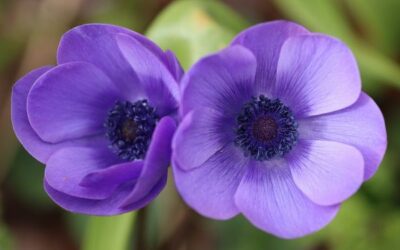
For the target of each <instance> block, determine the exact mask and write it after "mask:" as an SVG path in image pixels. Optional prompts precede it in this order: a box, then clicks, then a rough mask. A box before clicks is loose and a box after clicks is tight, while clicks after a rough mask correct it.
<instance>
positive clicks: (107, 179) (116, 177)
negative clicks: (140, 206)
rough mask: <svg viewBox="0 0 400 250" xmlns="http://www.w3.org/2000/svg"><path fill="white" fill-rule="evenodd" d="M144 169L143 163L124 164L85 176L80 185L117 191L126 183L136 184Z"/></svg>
mask: <svg viewBox="0 0 400 250" xmlns="http://www.w3.org/2000/svg"><path fill="white" fill-rule="evenodd" d="M142 169H143V161H133V162H123V163H120V164H116V165H113V166H110V167H107V168H102V169H100V170H95V171H93V172H90V173H89V174H87V175H85V177H83V178H82V180H81V182H80V183H79V185H81V186H82V187H88V188H102V187H107V188H108V189H110V190H115V189H116V188H117V187H118V186H119V185H120V184H122V183H124V182H131V183H135V182H136V180H137V179H138V178H139V176H140V173H141V172H142Z"/></svg>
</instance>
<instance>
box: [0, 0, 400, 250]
mask: <svg viewBox="0 0 400 250" xmlns="http://www.w3.org/2000/svg"><path fill="white" fill-rule="evenodd" d="M399 13H400V1H399V0H271V1H268V0H224V1H222V0H221V1H204V0H203V1H201V0H199V1H170V0H0V185H1V186H0V192H1V193H0V199H1V200H0V213H1V217H0V250H7V249H17V250H75V249H85V250H86V249H90V250H92V249H93V250H102V249H104V250H105V249H107V250H108V249H109V250H114V249H115V250H123V249H135V246H140V245H139V244H137V243H136V242H137V232H138V230H141V231H140V233H142V234H144V235H145V237H144V238H145V240H146V242H147V245H148V247H147V248H148V249H173V250H175V249H176V250H180V249H182V250H184V249H188V250H192V249H199V250H204V249H211V250H213V249H224V250H235V249H237V250H242V249H244V250H247V249H269V250H275V249H283V250H286V249H287V250H294V249H313V250H330V249H335V250H336V249H338V250H345V249H352V250H357V249H360V250H372V249H388V250H393V249H400V168H399V157H400V154H399V153H400V129H399V128H400V108H399V107H400V14H399ZM276 19H289V20H294V21H296V22H298V23H300V24H302V25H304V26H306V27H307V28H308V29H310V30H312V31H315V32H323V33H328V34H331V35H334V36H336V37H339V38H340V39H342V40H343V41H344V42H346V43H347V44H348V45H349V46H350V47H351V48H352V50H353V52H354V53H355V55H356V57H357V60H358V63H359V65H360V70H361V73H362V79H363V89H364V90H365V91H366V92H368V94H370V95H371V96H373V97H374V99H375V100H376V102H377V103H378V105H379V106H380V107H381V109H382V111H383V113H384V115H385V120H386V125H387V129H388V140H389V146H388V151H387V153H386V156H385V159H384V161H383V163H382V165H381V166H380V169H379V170H378V172H377V174H376V175H375V176H374V177H373V178H372V179H371V180H370V181H368V182H367V183H365V184H364V185H363V186H362V188H361V190H360V191H359V192H358V193H357V194H356V195H355V196H353V197H352V198H350V199H349V200H348V201H346V202H345V203H344V204H343V206H342V208H341V211H340V212H339V214H338V216H337V217H336V219H335V220H334V221H333V222H332V223H331V224H330V225H328V226H327V227H326V228H324V229H323V230H321V231H320V232H318V233H315V234H313V235H310V236H307V237H305V238H301V239H296V240H282V239H278V238H276V237H273V236H271V235H268V234H266V233H264V232H261V231H259V230H257V229H256V228H255V227H253V226H252V225H251V224H250V223H248V222H247V221H246V220H245V219H244V218H243V217H241V216H239V217H237V218H235V219H232V220H229V221H212V220H209V219H206V218H203V217H201V216H199V215H197V214H196V213H195V212H193V211H191V210H189V209H188V208H187V207H186V206H185V205H184V204H183V203H182V201H181V200H180V198H179V196H178V195H177V193H176V191H175V189H174V184H173V180H172V178H170V179H169V183H168V186H167V188H166V190H164V191H163V192H162V194H161V195H160V196H159V197H158V198H157V199H156V201H155V202H153V203H152V204H151V205H150V207H149V209H148V211H147V218H148V219H147V221H148V225H147V226H146V227H144V228H143V227H140V228H137V227H138V225H134V229H136V233H133V232H132V231H131V230H129V228H130V227H131V226H130V225H131V224H132V223H131V222H133V221H134V219H133V215H129V214H128V215H125V216H123V217H116V218H114V217H112V218H104V219H90V218H89V217H87V216H82V215H74V214H70V213H67V212H65V211H63V210H62V209H61V208H59V207H57V206H56V205H54V204H53V203H52V202H51V200H50V199H49V198H48V197H47V195H46V194H45V192H44V190H43V187H42V179H43V170H44V167H43V166H42V165H41V164H39V163H38V162H36V161H35V160H34V159H33V158H32V157H30V156H29V155H28V154H27V153H26V152H25V151H24V150H23V149H22V148H21V146H20V145H19V143H18V142H17V140H16V138H15V135H14V133H13V131H12V127H11V122H10V92H11V87H12V85H13V83H14V82H15V81H16V80H17V79H18V78H19V77H21V76H22V75H24V74H26V73H27V72H29V71H30V70H32V69H34V68H36V67H39V66H42V65H47V64H55V58H56V50H57V45H58V41H59V39H60V37H61V35H62V34H63V33H64V32H66V31H67V30H68V29H70V28H71V27H73V26H76V25H79V24H83V23H89V22H105V23H111V24H117V25H122V26H126V27H129V28H131V29H133V30H136V31H139V32H141V33H144V34H146V35H148V36H149V37H150V38H151V39H153V40H154V41H155V42H157V43H158V44H159V45H160V46H162V47H163V48H164V49H166V48H169V49H172V50H173V51H174V52H175V53H176V54H177V55H178V57H179V59H180V60H181V62H182V65H183V66H184V68H185V69H187V68H189V67H190V65H191V64H192V63H193V62H195V61H196V60H197V59H198V58H200V57H201V56H203V55H205V54H208V53H211V52H213V51H216V50H218V49H220V48H222V47H224V46H226V45H227V44H228V43H229V41H230V40H231V39H232V37H233V36H234V35H235V34H237V33H238V32H239V31H241V30H242V29H244V28H246V27H248V26H250V25H252V24H255V23H259V22H264V21H269V20H276ZM266 46H268V45H267V44H266ZM349 164H351V163H349ZM338 185H340V184H338ZM89 221H90V223H89ZM137 221H138V219H137V220H136V222H137ZM136 249H138V247H136Z"/></svg>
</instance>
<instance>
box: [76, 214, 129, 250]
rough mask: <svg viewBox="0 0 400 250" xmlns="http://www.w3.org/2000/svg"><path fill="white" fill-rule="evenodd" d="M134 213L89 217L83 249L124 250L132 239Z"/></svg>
mask: <svg viewBox="0 0 400 250" xmlns="http://www.w3.org/2000/svg"><path fill="white" fill-rule="evenodd" d="M135 215H136V214H135V213H134V212H131V213H127V214H123V215H118V216H110V217H91V218H90V219H89V222H88V224H87V226H86V234H85V238H84V242H83V248H82V249H83V250H110V249H112V250H126V249H128V246H129V242H130V239H132V238H133V237H132V235H131V234H132V231H133V224H134V220H135Z"/></svg>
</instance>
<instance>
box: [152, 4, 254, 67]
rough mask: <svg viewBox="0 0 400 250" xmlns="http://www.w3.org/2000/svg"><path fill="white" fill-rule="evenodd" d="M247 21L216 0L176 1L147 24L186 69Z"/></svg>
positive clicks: (229, 38) (158, 41) (222, 43)
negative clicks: (150, 23)
mask: <svg viewBox="0 0 400 250" xmlns="http://www.w3.org/2000/svg"><path fill="white" fill-rule="evenodd" d="M247 26H248V24H247V23H246V22H245V21H244V20H243V19H242V18H241V17H240V16H238V15H237V14H236V13H235V12H233V11H232V10H230V9H229V8H228V7H226V6H224V5H223V4H221V3H218V2H215V1H189V0H188V1H176V2H174V3H172V4H171V5H169V6H168V7H167V8H166V9H165V10H164V11H163V12H162V13H161V14H160V15H159V16H158V17H157V19H156V20H155V21H154V22H153V24H152V25H151V26H150V28H149V30H148V32H147V35H148V36H149V37H150V39H152V40H153V41H155V42H156V43H157V44H158V45H160V46H161V47H162V48H164V49H170V50H172V51H174V52H175V53H176V55H177V57H178V58H179V60H180V62H181V64H182V66H183V67H184V68H185V69H187V68H189V67H190V65H192V64H193V63H194V62H195V61H197V60H198V59H199V58H200V57H202V56H204V55H206V54H209V53H212V52H215V51H217V50H219V49H222V48H223V47H225V46H226V45H227V44H228V43H229V42H230V41H231V39H232V38H233V37H234V36H235V35H236V34H237V33H238V32H240V31H241V30H242V29H244V28H245V27H247Z"/></svg>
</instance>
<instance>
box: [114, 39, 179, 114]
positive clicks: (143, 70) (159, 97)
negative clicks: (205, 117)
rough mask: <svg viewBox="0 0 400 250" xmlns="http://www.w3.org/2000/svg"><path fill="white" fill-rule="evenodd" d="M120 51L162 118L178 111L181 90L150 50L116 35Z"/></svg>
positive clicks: (135, 41) (134, 40)
mask: <svg viewBox="0 0 400 250" xmlns="http://www.w3.org/2000/svg"><path fill="white" fill-rule="evenodd" d="M116 39H117V43H118V46H119V49H120V51H121V53H122V55H123V56H124V58H125V59H126V61H127V62H128V63H129V64H130V65H131V67H132V68H133V70H134V72H135V73H136V75H137V76H138V78H139V81H140V85H141V88H143V89H144V94H145V96H146V97H147V98H148V100H149V102H150V104H151V105H153V106H154V107H155V108H156V109H157V112H158V114H159V115H160V116H164V115H169V114H171V113H172V112H174V111H176V110H177V109H178V104H177V100H178V99H179V88H178V84H177V83H176V80H175V78H174V77H173V76H172V74H171V72H170V71H169V70H168V69H167V67H166V66H165V65H164V64H163V63H162V62H161V61H160V59H159V58H157V57H156V56H155V55H154V54H153V53H152V52H151V51H150V50H148V49H147V48H146V47H145V46H143V45H142V44H141V43H140V42H139V41H138V40H136V39H135V38H133V37H131V36H128V35H126V34H118V35H116Z"/></svg>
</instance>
